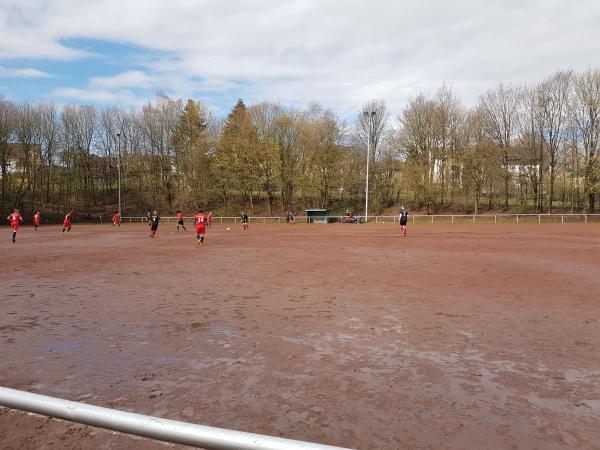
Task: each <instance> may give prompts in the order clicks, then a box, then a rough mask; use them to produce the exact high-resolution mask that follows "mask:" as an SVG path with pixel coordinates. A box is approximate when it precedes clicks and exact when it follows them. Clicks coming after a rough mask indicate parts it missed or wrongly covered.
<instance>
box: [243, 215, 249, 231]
mask: <svg viewBox="0 0 600 450" xmlns="http://www.w3.org/2000/svg"><path fill="white" fill-rule="evenodd" d="M248 222H249V219H248V214H246V213H245V212H243V213H242V227H243V228H244V231H248V230H249V229H250V225H249V224H248Z"/></svg>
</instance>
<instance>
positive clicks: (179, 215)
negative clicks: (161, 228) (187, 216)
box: [177, 210, 187, 231]
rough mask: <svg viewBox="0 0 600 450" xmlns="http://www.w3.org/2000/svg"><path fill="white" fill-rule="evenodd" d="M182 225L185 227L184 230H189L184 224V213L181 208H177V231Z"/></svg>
mask: <svg viewBox="0 0 600 450" xmlns="http://www.w3.org/2000/svg"><path fill="white" fill-rule="evenodd" d="M180 226H181V228H183V231H187V230H186V229H185V225H184V224H183V213H182V212H181V211H180V210H177V231H179V227H180Z"/></svg>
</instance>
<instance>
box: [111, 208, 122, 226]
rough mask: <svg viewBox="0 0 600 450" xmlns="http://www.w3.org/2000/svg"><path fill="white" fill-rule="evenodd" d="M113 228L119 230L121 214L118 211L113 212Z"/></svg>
mask: <svg viewBox="0 0 600 450" xmlns="http://www.w3.org/2000/svg"><path fill="white" fill-rule="evenodd" d="M112 223H113V228H114V227H119V228H121V214H119V212H118V211H115V215H114V216H113V218H112Z"/></svg>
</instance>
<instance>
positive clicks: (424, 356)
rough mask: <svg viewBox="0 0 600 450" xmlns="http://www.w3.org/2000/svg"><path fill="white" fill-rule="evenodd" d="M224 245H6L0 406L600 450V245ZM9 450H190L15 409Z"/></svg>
mask: <svg viewBox="0 0 600 450" xmlns="http://www.w3.org/2000/svg"><path fill="white" fill-rule="evenodd" d="M230 226H231V227H232V230H231V231H229V232H228V231H226V228H225V226H223V225H218V226H213V228H212V230H209V233H208V236H207V238H206V243H205V244H204V246H202V247H199V246H196V245H195V244H194V242H195V241H194V238H193V235H192V232H191V231H190V230H189V228H188V231H187V232H183V231H180V232H176V231H175V226H174V225H173V224H171V225H167V224H161V225H160V227H159V230H158V237H157V238H156V239H155V240H151V239H149V238H148V236H147V235H148V232H147V230H148V228H147V227H146V226H145V225H141V224H133V225H130V224H127V225H124V226H123V227H121V228H120V229H113V228H111V227H110V226H94V225H90V226H83V225H78V224H75V225H74V228H73V231H72V232H71V233H70V234H68V235H65V236H64V237H61V236H60V232H59V231H60V229H59V228H57V227H56V226H52V227H50V226H45V227H42V229H41V230H40V231H38V232H37V233H34V232H33V231H32V230H31V229H29V227H27V228H26V227H23V228H21V230H20V231H19V234H18V236H17V242H16V244H12V243H11V242H10V230H9V229H8V228H2V229H0V261H1V262H2V271H1V274H0V278H1V280H2V283H1V284H2V293H1V294H0V308H1V309H0V350H1V354H2V359H1V362H0V385H1V386H6V387H12V388H17V389H24V390H27V391H30V392H35V393H40V394H46V395H51V396H56V397H60V398H65V399H69V400H79V401H83V402H86V403H90V404H94V405H99V406H107V407H113V408H118V409H122V410H127V411H134V412H138V413H142V414H149V415H155V416H160V417H165V418H170V419H178V420H183V421H186V422H192V423H199V424H205V425H212V426H218V427H225V428H231V429H237V430H243V431H250V432H255V433H263V434H268V435H279V436H285V437H288V438H293V439H301V440H308V441H314V442H320V443H325V444H332V445H339V446H345V447H351V448H360V449H400V448H418V449H423V448H427V449H429V448H431V449H440V448H449V449H467V448H506V449H509V448H527V449H533V448H537V449H545V450H547V449H563V448H578V449H582V448H599V445H600V444H599V442H600V441H599V430H600V276H599V275H600V226H599V225H597V224H587V225H583V224H581V225H572V224H569V225H566V224H565V225H561V224H557V225H448V226H442V225H433V226H432V225H417V226H409V230H408V231H409V235H408V236H407V237H402V236H401V235H400V234H399V232H398V226H392V225H388V224H385V225H375V224H373V225H304V224H298V225H296V226H288V225H285V224H282V225H251V229H250V231H249V232H247V233H243V232H242V229H241V225H239V224H238V225H235V226H234V225H230ZM190 228H191V227H190ZM0 447H1V448H3V449H21V448H27V449H47V448H52V449H59V448H60V449H63V448H73V449H76V448H77V449H79V448H83V449H120V448H123V449H126V448H150V449H163V448H168V447H173V448H183V447H180V446H176V445H170V444H163V443H158V442H154V441H150V440H147V439H142V438H136V437H131V436H127V435H124V434H119V433H113V432H110V431H106V430H101V429H97V428H92V427H87V426H83V425H78V424H73V423H69V422H65V421H59V420H55V419H48V418H45V417H41V416H35V415H30V414H26V413H22V412H18V411H13V410H7V409H3V408H0Z"/></svg>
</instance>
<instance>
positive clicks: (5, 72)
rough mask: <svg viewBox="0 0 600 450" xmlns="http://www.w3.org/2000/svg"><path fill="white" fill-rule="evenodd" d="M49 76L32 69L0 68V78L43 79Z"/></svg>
mask: <svg viewBox="0 0 600 450" xmlns="http://www.w3.org/2000/svg"><path fill="white" fill-rule="evenodd" d="M49 76H50V74H49V73H46V72H43V71H41V70H37V69H34V68H32V67H26V68H11V67H2V66H0V78H44V77H49Z"/></svg>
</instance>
